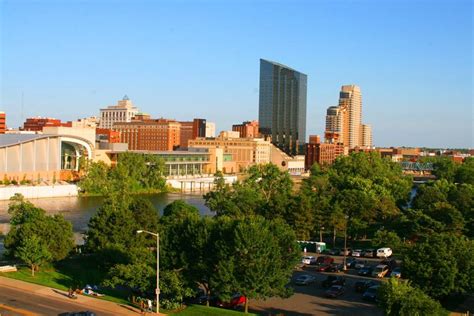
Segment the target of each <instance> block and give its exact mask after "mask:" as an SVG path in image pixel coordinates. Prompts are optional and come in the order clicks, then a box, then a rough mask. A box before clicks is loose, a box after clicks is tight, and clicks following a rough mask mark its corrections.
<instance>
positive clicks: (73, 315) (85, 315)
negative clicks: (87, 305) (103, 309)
mask: <svg viewBox="0 0 474 316" xmlns="http://www.w3.org/2000/svg"><path fill="white" fill-rule="evenodd" d="M58 316H96V314H95V313H94V312H89V311H85V312H70V313H61V314H59V315H58Z"/></svg>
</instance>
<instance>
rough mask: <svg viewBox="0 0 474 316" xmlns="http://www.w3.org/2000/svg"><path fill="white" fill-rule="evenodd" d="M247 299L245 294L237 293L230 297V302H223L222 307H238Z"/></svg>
mask: <svg viewBox="0 0 474 316" xmlns="http://www.w3.org/2000/svg"><path fill="white" fill-rule="evenodd" d="M246 301H247V298H246V297H245V296H243V295H240V294H236V295H234V296H233V297H232V298H231V299H230V302H226V303H222V307H225V308H237V307H239V306H241V305H245V302H246Z"/></svg>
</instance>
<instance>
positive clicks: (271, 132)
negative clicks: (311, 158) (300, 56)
mask: <svg viewBox="0 0 474 316" xmlns="http://www.w3.org/2000/svg"><path fill="white" fill-rule="evenodd" d="M306 85H307V76H306V75H305V74H303V73H300V72H298V71H296V70H294V69H291V68H289V67H288V66H285V65H282V64H279V63H276V62H272V61H268V60H264V59H260V96H259V111H258V121H259V124H260V133H261V134H262V135H264V136H265V137H271V141H272V143H273V144H275V145H276V146H277V147H279V148H280V149H282V150H283V151H284V152H286V153H287V154H289V155H297V154H302V153H304V144H305V142H306V90H307V87H306Z"/></svg>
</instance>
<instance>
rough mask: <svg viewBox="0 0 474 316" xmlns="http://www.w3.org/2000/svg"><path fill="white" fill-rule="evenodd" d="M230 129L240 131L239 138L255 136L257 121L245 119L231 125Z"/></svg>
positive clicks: (256, 135)
mask: <svg viewBox="0 0 474 316" xmlns="http://www.w3.org/2000/svg"><path fill="white" fill-rule="evenodd" d="M232 130H233V131H235V132H239V133H240V137H241V138H257V137H258V136H259V134H258V121H246V122H243V123H242V124H234V125H232Z"/></svg>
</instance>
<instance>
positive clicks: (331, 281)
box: [322, 275, 346, 288]
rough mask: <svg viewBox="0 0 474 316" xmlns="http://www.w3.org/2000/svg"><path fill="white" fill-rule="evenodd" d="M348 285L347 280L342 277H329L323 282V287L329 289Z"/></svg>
mask: <svg viewBox="0 0 474 316" xmlns="http://www.w3.org/2000/svg"><path fill="white" fill-rule="evenodd" d="M344 284H346V278H344V277H342V276H336V275H329V276H328V277H327V279H326V280H324V281H323V282H322V285H323V287H325V288H328V287H331V286H333V285H342V286H344Z"/></svg>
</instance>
